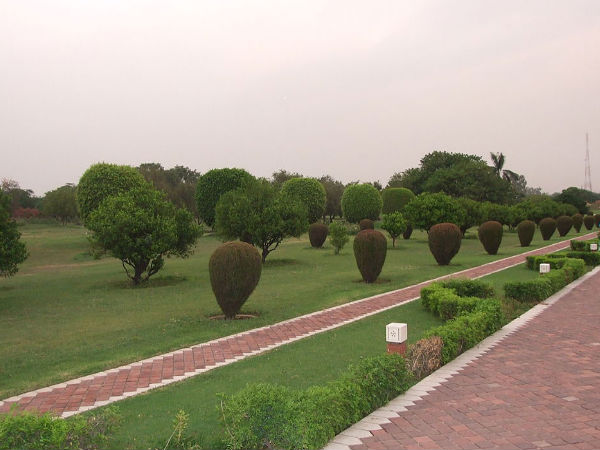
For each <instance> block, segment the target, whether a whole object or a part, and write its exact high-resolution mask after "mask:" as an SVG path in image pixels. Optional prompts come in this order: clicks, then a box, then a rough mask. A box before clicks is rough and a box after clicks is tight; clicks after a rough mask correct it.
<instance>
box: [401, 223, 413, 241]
mask: <svg viewBox="0 0 600 450" xmlns="http://www.w3.org/2000/svg"><path fill="white" fill-rule="evenodd" d="M412 232H413V227H412V226H411V224H410V223H407V224H406V230H404V233H402V239H407V240H408V239H410V236H411V235H412Z"/></svg>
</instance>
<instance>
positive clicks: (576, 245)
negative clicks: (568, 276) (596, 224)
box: [570, 239, 600, 252]
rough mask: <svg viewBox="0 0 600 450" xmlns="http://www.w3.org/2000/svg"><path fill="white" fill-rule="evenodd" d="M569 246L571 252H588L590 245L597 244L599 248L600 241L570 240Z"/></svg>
mask: <svg viewBox="0 0 600 450" xmlns="http://www.w3.org/2000/svg"><path fill="white" fill-rule="evenodd" d="M570 244H571V250H573V251H580V252H584V251H585V252H589V251H590V244H597V245H598V246H600V240H599V239H590V240H588V241H580V240H577V239H571V241H570Z"/></svg>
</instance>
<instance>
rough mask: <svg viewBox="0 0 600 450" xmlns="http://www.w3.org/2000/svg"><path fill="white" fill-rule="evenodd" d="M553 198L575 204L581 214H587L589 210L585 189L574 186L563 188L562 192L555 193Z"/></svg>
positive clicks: (560, 201)
mask: <svg viewBox="0 0 600 450" xmlns="http://www.w3.org/2000/svg"><path fill="white" fill-rule="evenodd" d="M588 192H589V191H588ZM553 199H554V200H555V201H557V202H559V203H568V204H570V205H573V206H575V208H577V212H579V213H580V214H587V212H588V210H589V209H588V206H587V203H586V193H585V191H584V190H583V189H579V188H576V187H574V186H571V187H568V188H567V189H563V190H562V192H561V193H560V194H556V195H554V196H553Z"/></svg>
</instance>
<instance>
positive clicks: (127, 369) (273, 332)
mask: <svg viewBox="0 0 600 450" xmlns="http://www.w3.org/2000/svg"><path fill="white" fill-rule="evenodd" d="M595 236H596V233H589V234H587V235H585V236H582V237H580V238H579V239H590V238H592V237H595ZM568 246H569V241H568V240H567V241H563V242H558V243H555V244H552V245H549V246H546V247H543V248H540V249H537V250H533V251H530V252H527V253H526V254H528V255H531V254H542V253H549V252H553V251H557V250H561V249H564V248H567V247H568ZM524 260H525V255H524V254H521V255H516V256H512V257H509V258H505V259H502V260H499V261H495V262H492V263H488V264H485V265H482V266H478V267H474V268H472V269H467V270H464V271H462V272H460V273H458V274H452V275H448V277H455V276H463V277H470V278H475V277H480V276H483V275H487V274H489V273H492V272H496V271H498V270H502V269H504V268H507V267H511V266H514V265H516V264H519V263H522V262H523V261H524ZM444 278H446V277H444ZM430 282H431V281H427V282H424V283H420V284H417V285H413V286H409V287H407V288H404V289H400V290H397V291H393V292H390V293H387V294H381V295H378V296H374V297H370V298H367V299H362V300H357V301H354V302H351V303H347V304H345V305H341V306H337V307H334V308H329V309H325V310H322V311H318V312H316V313H312V314H308V315H305V316H301V317H297V318H295V319H291V320H288V321H285V322H280V323H277V324H274V325H271V326H267V327H263V328H257V329H254V330H250V331H246V332H244V333H240V334H236V335H232V336H227V337H224V338H221V339H217V340H214V341H210V342H206V343H202V344H198V345H195V346H193V347H189V348H185V349H181V350H177V351H174V352H171V353H167V354H164V355H159V356H156V357H153V358H149V359H146V360H143V361H138V362H136V363H133V364H129V365H126V366H122V367H117V368H115V369H111V370H107V371H106V372H101V373H97V374H93V375H89V376H86V377H82V378H78V379H76V380H71V381H67V382H66V383H61V384H58V385H54V386H50V387H47V388H43V389H38V390H36V391H32V392H28V393H25V394H21V395H18V396H15V397H11V398H9V399H5V400H4V401H1V402H0V413H1V412H7V411H9V409H10V408H11V406H12V405H14V404H17V403H18V408H20V409H26V410H37V411H41V412H45V411H52V412H54V413H56V414H59V415H61V416H63V417H66V416H69V415H72V414H75V413H78V412H83V411H87V410H89V409H92V408H96V407H99V406H103V405H106V404H108V403H111V402H115V401H118V400H121V399H123V398H126V397H130V396H133V395H138V394H141V393H143V392H146V391H148V390H150V389H154V388H157V387H160V386H165V385H167V384H169V383H173V382H177V381H180V380H182V379H185V378H189V377H192V376H195V375H198V374H200V373H203V372H206V371H208V370H211V369H213V368H215V367H219V366H222V365H225V364H231V363H233V362H235V361H237V360H239V359H243V358H246V357H248V356H251V355H256V354H260V353H264V352H266V351H269V350H271V349H272V348H274V347H277V346H281V345H285V344H287V343H289V342H293V341H296V340H299V339H302V338H305V337H308V336H311V335H314V334H317V333H321V332H324V331H327V330H330V329H333V328H336V327H339V326H343V325H345V324H347V323H350V322H353V321H356V320H360V319H362V318H365V317H368V316H370V315H372V314H376V313H378V312H381V311H384V310H386V309H389V308H393V307H395V306H398V305H399V304H402V303H405V302H407V301H411V300H414V299H415V298H418V297H419V292H420V290H421V288H422V287H423V286H425V285H427V284H428V283H430Z"/></svg>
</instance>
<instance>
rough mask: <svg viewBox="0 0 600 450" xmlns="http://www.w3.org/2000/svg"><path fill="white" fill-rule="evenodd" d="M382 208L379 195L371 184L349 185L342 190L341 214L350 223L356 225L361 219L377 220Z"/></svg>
mask: <svg viewBox="0 0 600 450" xmlns="http://www.w3.org/2000/svg"><path fill="white" fill-rule="evenodd" d="M382 206H383V200H381V195H380V194H379V191H378V190H377V189H376V188H375V187H373V185H371V184H368V183H365V184H351V185H350V186H348V187H347V188H346V189H344V194H343V195H342V212H343V214H344V217H345V218H346V220H347V221H348V222H350V223H358V222H359V221H360V220H361V219H371V220H377V219H378V218H379V214H380V213H381V207H382Z"/></svg>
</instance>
